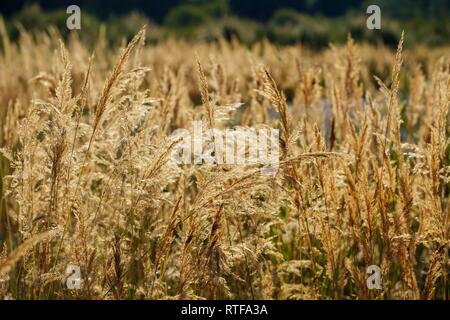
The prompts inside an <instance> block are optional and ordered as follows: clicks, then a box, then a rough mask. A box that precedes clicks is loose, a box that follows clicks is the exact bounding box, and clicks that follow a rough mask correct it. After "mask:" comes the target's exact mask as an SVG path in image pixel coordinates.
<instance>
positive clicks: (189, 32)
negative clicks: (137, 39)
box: [0, 0, 450, 49]
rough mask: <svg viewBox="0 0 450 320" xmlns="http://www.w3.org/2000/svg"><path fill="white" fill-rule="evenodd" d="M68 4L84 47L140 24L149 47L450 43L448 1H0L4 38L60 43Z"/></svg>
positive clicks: (129, 32)
mask: <svg viewBox="0 0 450 320" xmlns="http://www.w3.org/2000/svg"><path fill="white" fill-rule="evenodd" d="M72 4H75V5H78V6H79V7H80V8H81V13H82V18H81V24H82V27H81V30H80V31H77V32H78V33H79V36H80V38H81V39H82V40H84V41H95V40H94V39H96V37H97V36H98V33H99V32H100V30H104V32H105V33H106V36H107V39H108V41H109V42H110V43H114V42H118V41H121V40H123V39H124V38H130V37H131V36H132V35H133V34H135V33H136V31H137V30H139V29H140V27H141V26H142V25H143V24H147V25H148V26H149V28H148V29H147V30H148V31H147V37H148V39H147V40H148V41H149V42H150V43H154V42H158V41H162V40H164V39H167V38H169V37H176V38H183V39H186V40H189V41H215V40H217V39H219V38H221V37H224V38H226V39H233V38H236V39H238V40H240V41H241V42H242V43H245V44H252V43H254V42H257V41H260V40H262V39H264V38H266V39H269V40H270V41H272V42H274V43H277V44H280V45H286V44H294V43H298V42H301V43H303V44H305V45H308V46H310V47H311V48H315V49H320V48H323V47H326V46H328V44H329V43H330V42H335V43H339V42H344V41H345V39H346V36H347V34H348V33H351V34H352V36H353V37H354V38H355V39H356V40H358V41H367V42H370V43H374V44H377V43H380V42H382V43H384V44H385V45H388V46H395V45H396V43H397V41H398V38H399V35H400V34H401V31H402V30H403V29H404V30H405V32H406V35H407V44H408V45H409V46H414V45H423V46H443V45H447V44H448V43H449V40H450V18H449V17H450V0H369V1H367V0H333V1H330V0H276V1H275V0H259V1H251V0H127V1H123V0H96V1H92V0H41V1H37V0H34V1H33V0H30V1H27V0H14V1H5V0H3V1H1V2H0V12H1V15H2V16H3V19H4V20H5V24H6V26H7V30H8V33H9V34H10V36H11V37H12V39H14V38H17V36H18V34H19V30H20V28H25V29H26V30H28V31H40V30H46V29H48V27H49V25H56V26H57V27H58V29H59V30H60V32H61V33H62V35H63V36H68V34H69V33H70V31H69V30H68V29H67V28H66V19H67V17H68V14H67V13H66V8H67V7H68V6H69V5H72ZM371 4H376V5H378V6H380V8H381V14H382V20H381V21H382V29H381V30H369V29H367V27H366V19H367V17H368V15H367V14H366V9H367V7H368V6H369V5H371ZM102 25H105V26H106V28H101V26H102Z"/></svg>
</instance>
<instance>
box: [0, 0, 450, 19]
mask: <svg viewBox="0 0 450 320" xmlns="http://www.w3.org/2000/svg"><path fill="white" fill-rule="evenodd" d="M30 3H38V4H39V5H40V6H41V8H43V9H44V10H54V9H60V8H64V7H67V6H69V5H71V4H76V5H79V6H80V7H81V8H83V9H84V10H87V11H89V12H90V13H92V14H94V15H96V16H97V17H99V18H103V19H105V18H107V17H108V16H109V15H111V14H116V15H117V14H125V13H128V12H130V11H140V12H142V13H144V14H145V15H146V16H147V17H149V18H151V19H152V20H154V21H156V22H162V21H163V20H164V18H165V16H166V15H167V14H168V13H169V12H170V10H172V9H173V8H175V7H177V6H179V5H192V6H201V5H208V4H211V3H221V4H220V5H221V6H222V7H226V10H229V12H231V13H233V14H235V15H237V16H242V17H246V18H250V19H256V20H260V21H264V20H268V19H269V18H270V17H271V16H272V14H273V12H274V11H276V10H278V9H280V8H291V9H295V10H297V11H300V12H304V13H307V14H320V15H324V16H328V17H336V16H340V15H343V14H345V13H346V12H348V11H350V10H359V9H364V6H367V5H369V4H378V5H380V6H381V7H382V8H383V9H384V11H385V13H386V14H388V15H390V16H392V17H395V18H400V19H410V18H446V17H447V16H448V15H449V13H450V0H372V1H367V0H127V1H123V0H14V1H1V2H0V12H2V13H3V14H4V15H6V16H10V15H12V14H14V13H15V12H17V11H19V10H21V9H22V8H23V7H24V6H25V5H27V4H30Z"/></svg>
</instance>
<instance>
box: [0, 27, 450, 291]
mask: <svg viewBox="0 0 450 320" xmlns="http://www.w3.org/2000/svg"><path fill="white" fill-rule="evenodd" d="M145 32H146V30H145V29H142V30H141V32H139V33H138V34H137V35H136V36H135V37H134V38H133V39H132V40H130V41H129V42H126V41H124V42H123V43H122V45H121V46H120V47H113V48H111V47H110V46H109V45H107V43H106V42H105V39H104V37H103V36H102V34H100V36H99V38H98V39H97V41H95V46H89V45H86V44H85V43H84V42H83V41H82V40H81V39H79V37H78V36H77V35H76V34H72V35H71V36H70V37H69V39H68V40H67V41H61V40H60V38H61V36H60V34H59V33H58V31H57V30H56V29H54V28H50V29H49V30H48V32H42V33H38V34H33V35H32V34H30V33H28V32H27V31H25V30H22V31H21V33H20V37H19V39H18V40H17V41H16V42H12V41H11V40H10V39H9V37H8V35H7V33H6V31H5V27H4V24H3V22H2V21H0V34H1V38H2V50H1V51H0V123H1V131H0V145H1V149H0V154H1V156H0V175H1V178H2V182H1V185H0V186H1V190H0V191H1V206H0V298H1V299H448V298H449V294H450V283H449V279H448V271H449V268H450V263H449V257H448V256H449V232H450V225H449V214H450V206H449V192H450V189H449V178H450V167H449V162H450V154H449V140H448V136H449V126H448V117H449V116H448V109H449V104H450V64H449V62H450V55H449V53H450V51H449V50H448V48H433V49H429V48H425V47H416V48H414V49H403V45H404V43H407V41H408V35H407V34H406V35H405V36H404V37H403V36H402V37H401V39H400V41H399V44H398V48H397V50H396V51H395V50H391V49H390V48H388V47H385V46H383V45H381V44H380V45H378V46H376V47H375V46H370V45H367V44H358V43H356V42H355V41H354V40H353V39H352V38H351V36H349V37H348V40H347V43H346V44H345V45H330V46H329V47H328V48H327V49H325V50H321V51H312V50H309V49H308V48H307V47H304V46H302V45H300V44H297V45H289V46H277V45H274V44H272V43H270V42H269V41H265V40H263V41H261V42H258V43H256V44H254V45H251V46H246V45H243V44H241V43H239V41H238V40H236V39H232V40H231V41H226V40H224V39H220V40H219V41H217V42H211V43H207V42H197V43H191V42H186V41H183V40H173V39H167V40H165V41H162V42H160V43H157V44H151V45H146V44H145V41H144V38H145V36H144V35H145ZM240 104H242V106H240V107H239V108H230V106H235V105H240ZM194 121H204V123H206V124H207V125H208V126H209V128H210V129H212V128H219V129H227V128H232V127H235V126H241V127H243V128H277V129H279V131H280V138H279V148H280V159H279V170H278V172H277V173H276V174H275V175H264V174H261V170H260V167H259V166H258V165H257V164H256V165H255V164H206V163H205V164H174V163H173V162H171V161H170V154H171V152H172V150H173V148H174V146H175V144H176V141H174V139H173V138H171V133H172V132H173V131H174V130H176V129H180V128H184V129H186V130H190V129H191V128H192V123H193V122H194ZM68 265H76V266H79V267H80V270H81V280H82V281H81V286H80V288H79V289H74V290H71V289H68V288H67V285H66V284H67V278H68V276H69V275H67V274H66V268H67V266H68ZM371 265H377V266H379V267H380V269H381V289H378V290H369V288H368V286H367V283H366V282H367V277H368V275H367V274H366V270H367V267H368V266H371Z"/></svg>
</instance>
